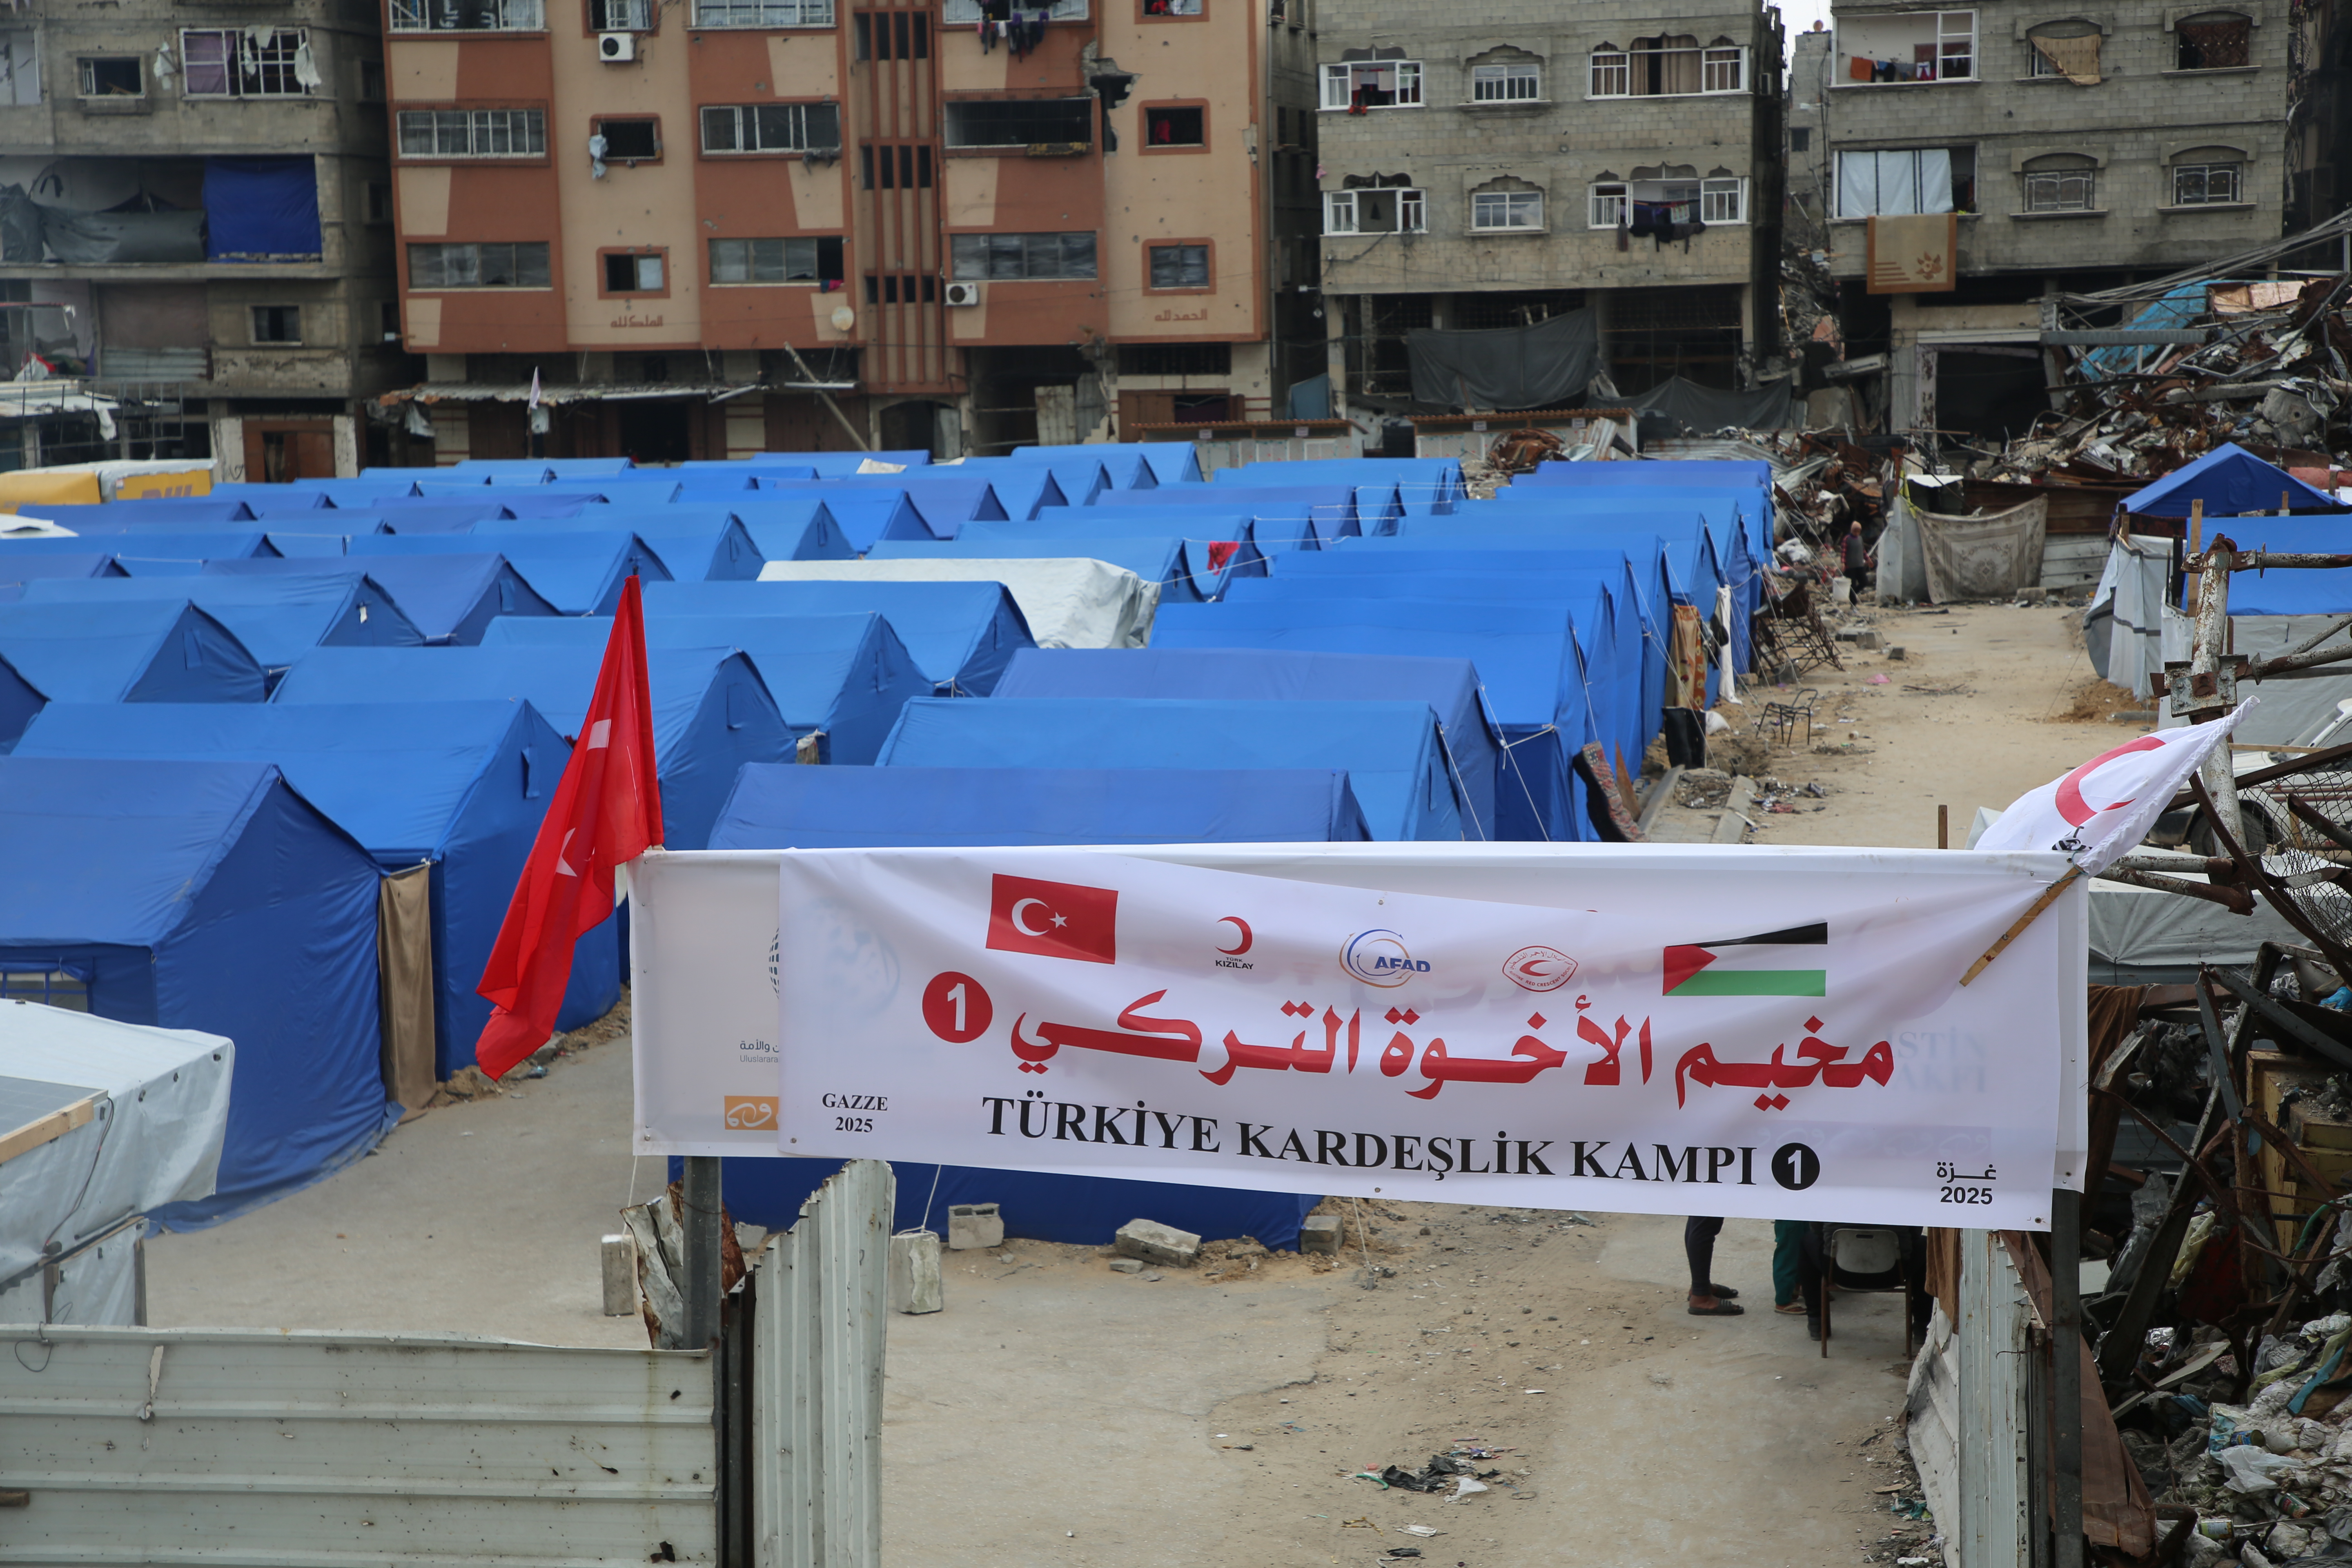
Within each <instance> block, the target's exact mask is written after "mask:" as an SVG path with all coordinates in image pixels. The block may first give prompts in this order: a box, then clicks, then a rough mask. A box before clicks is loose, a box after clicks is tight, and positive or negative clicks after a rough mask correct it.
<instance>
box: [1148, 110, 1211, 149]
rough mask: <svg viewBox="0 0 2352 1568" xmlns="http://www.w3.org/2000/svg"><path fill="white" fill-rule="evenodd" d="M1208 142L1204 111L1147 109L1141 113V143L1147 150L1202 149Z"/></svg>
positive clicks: (1206, 120) (1205, 111)
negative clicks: (1163, 148) (1164, 148)
mask: <svg viewBox="0 0 2352 1568" xmlns="http://www.w3.org/2000/svg"><path fill="white" fill-rule="evenodd" d="M1143 142H1144V145H1145V146H1146V147H1147V148H1150V147H1204V146H1206V145H1208V142H1209V128H1208V110H1205V109H1199V108H1185V109H1147V110H1144V111H1143Z"/></svg>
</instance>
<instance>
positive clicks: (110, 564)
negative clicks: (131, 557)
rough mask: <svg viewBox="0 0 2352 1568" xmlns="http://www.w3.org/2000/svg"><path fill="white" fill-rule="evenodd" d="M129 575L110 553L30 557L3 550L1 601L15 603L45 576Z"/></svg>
mask: <svg viewBox="0 0 2352 1568" xmlns="http://www.w3.org/2000/svg"><path fill="white" fill-rule="evenodd" d="M125 575H127V574H126V573H125V572H124V571H123V570H122V568H121V566H118V565H116V564H115V561H114V557H113V556H111V555H110V554H105V553H99V552H76V553H73V554H58V555H27V554H18V553H16V552H13V551H10V550H6V549H0V601H5V602H9V603H14V602H15V601H16V600H18V599H21V598H23V597H24V596H25V584H27V583H30V582H32V581H34V580H35V579H37V578H41V577H66V578H84V577H121V576H125Z"/></svg>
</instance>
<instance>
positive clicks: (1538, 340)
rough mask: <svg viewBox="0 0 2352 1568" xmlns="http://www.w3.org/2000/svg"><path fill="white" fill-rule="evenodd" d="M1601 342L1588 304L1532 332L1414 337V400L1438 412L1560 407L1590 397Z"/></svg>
mask: <svg viewBox="0 0 2352 1568" xmlns="http://www.w3.org/2000/svg"><path fill="white" fill-rule="evenodd" d="M1600 342H1601V337H1600V331H1599V329H1598V328H1597V327H1596V326H1595V325H1594V324H1593V314H1592V311H1591V308H1590V307H1588V308H1586V309H1584V310H1570V311H1569V312H1568V313H1567V314H1565V315H1559V316H1554V317H1553V318H1552V319H1551V320H1550V321H1540V322H1538V323H1537V324H1536V325H1534V326H1532V327H1496V328H1494V329H1492V330H1490V331H1477V332H1446V331H1433V330H1427V329H1424V330H1423V331H1415V332H1408V333H1406V334H1405V349H1406V352H1407V353H1410V354H1411V355H1412V400H1413V401H1414V402H1415V403H1424V404H1428V405H1432V406H1433V407H1438V408H1465V409H1466V408H1494V409H1517V408H1559V407H1561V406H1564V405H1568V404H1570V403H1573V402H1574V401H1575V400H1577V399H1579V398H1580V397H1582V396H1583V395H1584V385H1585V383H1587V382H1589V381H1591V379H1592V373H1593V371H1594V369H1595V368H1596V367H1598V365H1599V364H1600Z"/></svg>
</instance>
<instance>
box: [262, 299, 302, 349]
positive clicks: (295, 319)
mask: <svg viewBox="0 0 2352 1568" xmlns="http://www.w3.org/2000/svg"><path fill="white" fill-rule="evenodd" d="M253 341H254V342H257V343H299V342H301V341H302V307H301V306H299V305H256V306H254V307H253Z"/></svg>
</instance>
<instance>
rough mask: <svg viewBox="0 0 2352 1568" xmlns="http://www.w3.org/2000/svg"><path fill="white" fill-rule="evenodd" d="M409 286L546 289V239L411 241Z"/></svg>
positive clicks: (547, 284)
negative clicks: (448, 242)
mask: <svg viewBox="0 0 2352 1568" xmlns="http://www.w3.org/2000/svg"><path fill="white" fill-rule="evenodd" d="M408 286H409V287H410V288H411V289H545V288H548V287H549V286H550V284H549V281H548V267H547V242H546V241H545V240H530V241H524V242H521V243H519V244H511V245H510V244H506V243H504V242H495V243H490V244H480V245H412V246H410V247H408Z"/></svg>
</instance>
